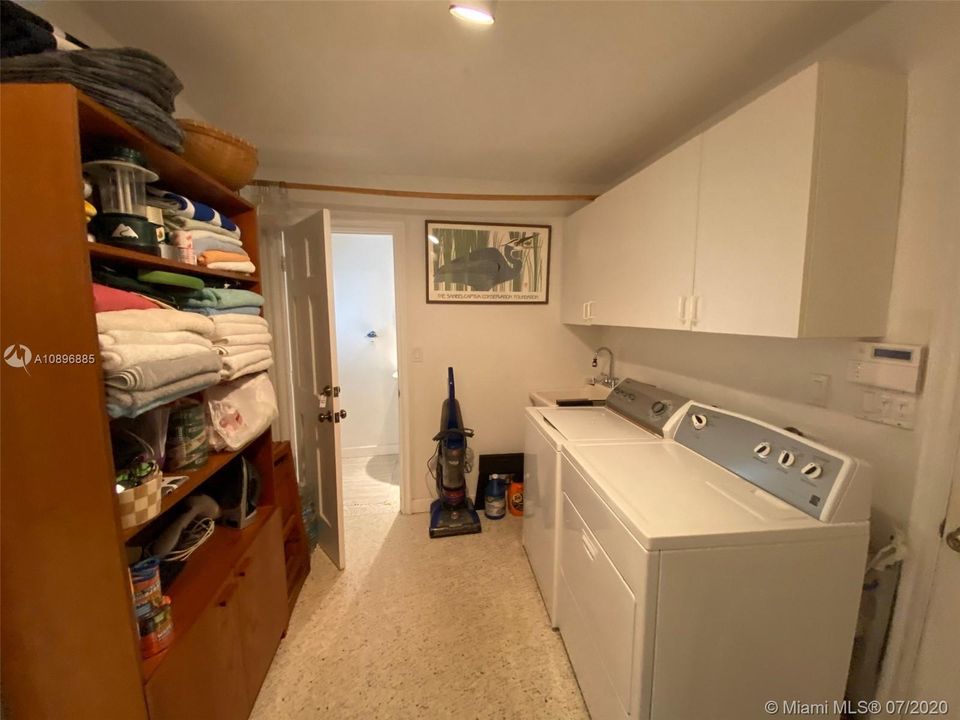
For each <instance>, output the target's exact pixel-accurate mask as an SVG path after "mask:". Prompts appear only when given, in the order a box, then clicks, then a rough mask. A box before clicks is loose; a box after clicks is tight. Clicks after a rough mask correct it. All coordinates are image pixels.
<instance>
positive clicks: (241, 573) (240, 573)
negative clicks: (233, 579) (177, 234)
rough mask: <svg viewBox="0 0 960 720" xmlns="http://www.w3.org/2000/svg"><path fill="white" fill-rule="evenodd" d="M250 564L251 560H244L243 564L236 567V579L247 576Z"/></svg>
mask: <svg viewBox="0 0 960 720" xmlns="http://www.w3.org/2000/svg"><path fill="white" fill-rule="evenodd" d="M251 562H253V558H249V557H248V558H244V560H243V562H241V563H240V565H239V566H238V567H237V577H246V576H247V570H249V569H250V563H251Z"/></svg>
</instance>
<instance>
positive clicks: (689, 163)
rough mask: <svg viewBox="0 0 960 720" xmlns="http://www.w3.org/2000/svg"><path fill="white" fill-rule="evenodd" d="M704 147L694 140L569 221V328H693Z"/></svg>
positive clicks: (565, 282)
mask: <svg viewBox="0 0 960 720" xmlns="http://www.w3.org/2000/svg"><path fill="white" fill-rule="evenodd" d="M700 144H701V141H700V138H699V137H697V138H694V139H693V140H691V141H690V142H688V143H686V144H685V145H683V146H682V147H680V148H679V149H677V150H676V151H674V152H672V153H670V154H669V155H667V156H665V157H663V158H661V159H660V160H658V161H657V162H655V163H653V164H652V165H650V166H649V167H647V168H645V169H644V170H642V171H641V172H639V173H637V174H636V175H634V176H633V177H631V178H630V179H629V180H627V181H625V182H623V183H621V184H620V185H618V186H617V187H615V188H613V189H612V190H611V191H609V192H607V193H605V194H603V195H602V196H601V197H599V198H597V200H596V201H594V202H593V203H591V204H590V205H587V206H586V207H584V208H582V209H581V210H579V211H577V212H576V213H574V214H573V215H571V216H570V217H569V218H568V220H567V224H566V225H565V228H564V272H563V313H562V315H563V321H564V322H566V323H573V324H590V323H596V324H598V325H623V326H630V327H650V328H673V329H680V328H684V327H687V326H688V321H687V319H686V318H685V317H684V314H685V313H686V314H687V317H689V296H690V294H691V293H692V292H693V269H694V245H695V243H696V232H697V192H698V181H699V180H698V178H699V173H700ZM568 253H569V254H568ZM585 255H586V257H585ZM584 275H590V276H591V277H584Z"/></svg>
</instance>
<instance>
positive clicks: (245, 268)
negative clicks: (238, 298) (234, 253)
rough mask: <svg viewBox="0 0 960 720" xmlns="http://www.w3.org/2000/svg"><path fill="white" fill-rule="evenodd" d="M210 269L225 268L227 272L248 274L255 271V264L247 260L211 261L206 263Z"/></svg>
mask: <svg viewBox="0 0 960 720" xmlns="http://www.w3.org/2000/svg"><path fill="white" fill-rule="evenodd" d="M207 267H208V268H210V269H211V270H226V271H227V272H235V273H244V274H246V275H249V274H250V273H255V272H256V271H257V266H256V265H254V264H253V263H252V262H250V261H249V260H248V261H247V262H212V263H207Z"/></svg>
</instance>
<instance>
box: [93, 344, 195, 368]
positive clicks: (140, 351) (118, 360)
mask: <svg viewBox="0 0 960 720" xmlns="http://www.w3.org/2000/svg"><path fill="white" fill-rule="evenodd" d="M209 352H210V349H209V348H205V347H203V346H202V345H188V344H187V343H183V344H180V345H110V346H109V347H101V348H100V357H101V358H102V360H103V369H104V370H105V371H107V372H115V371H118V370H125V369H127V368H129V367H133V366H134V365H141V364H143V363H145V362H153V361H154V360H174V359H176V358H182V357H187V356H188V355H201V354H206V353H209Z"/></svg>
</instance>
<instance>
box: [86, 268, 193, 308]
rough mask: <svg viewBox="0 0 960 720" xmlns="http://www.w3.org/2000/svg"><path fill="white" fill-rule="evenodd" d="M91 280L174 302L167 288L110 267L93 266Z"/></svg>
mask: <svg viewBox="0 0 960 720" xmlns="http://www.w3.org/2000/svg"><path fill="white" fill-rule="evenodd" d="M93 280H94V282H97V283H99V284H101V285H109V286H110V287H112V288H115V289H117V290H128V291H130V292H132V293H136V294H137V295H143V296H144V297H146V298H148V299H149V300H153V301H155V302H157V303H165V304H167V305H169V304H170V303H172V302H174V298H173V295H171V294H170V293H169V292H167V288H161V287H158V286H156V285H151V284H149V283H146V282H141V281H140V280H137V279H136V278H133V277H130V276H129V275H124V274H122V273H120V272H117V271H116V270H113V269H111V268H105V267H95V268H94V269H93ZM118 309H119V308H118Z"/></svg>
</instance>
